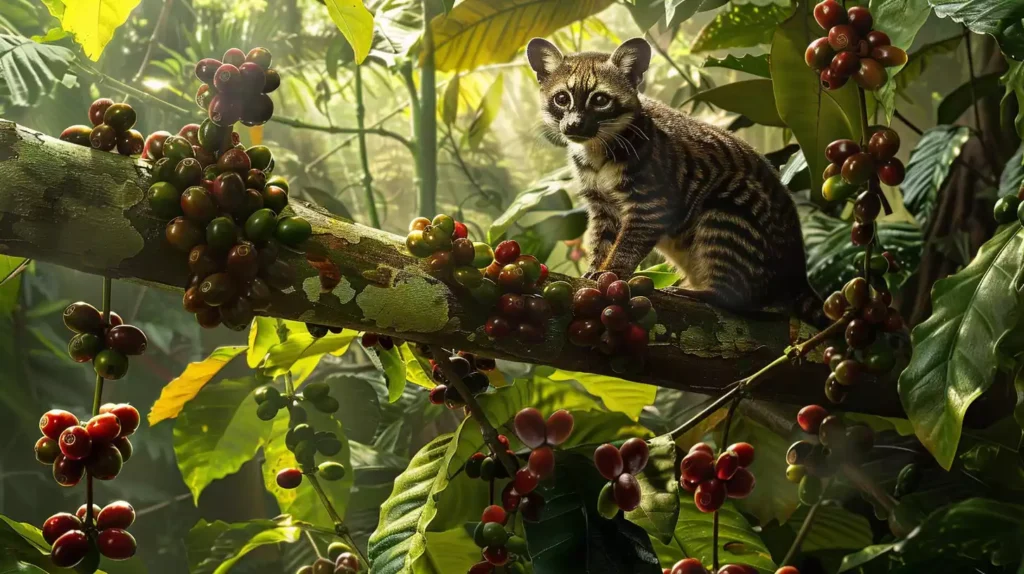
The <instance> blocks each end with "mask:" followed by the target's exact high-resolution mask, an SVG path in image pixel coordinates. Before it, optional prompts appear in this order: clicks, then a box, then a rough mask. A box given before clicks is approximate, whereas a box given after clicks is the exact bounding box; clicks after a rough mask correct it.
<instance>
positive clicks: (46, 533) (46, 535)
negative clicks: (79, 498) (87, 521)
mask: <svg viewBox="0 0 1024 574" xmlns="http://www.w3.org/2000/svg"><path fill="white" fill-rule="evenodd" d="M81 528H82V521H81V520H79V519H78V517H77V516H75V515H74V514H71V513H69V512H59V513H57V514H54V515H53V516H51V517H49V518H47V519H46V522H44V523H43V540H45V541H46V543H47V544H53V543H54V542H55V541H56V540H57V539H58V538H60V537H61V536H64V534H65V533H67V532H70V531H71V530H80V529H81Z"/></svg>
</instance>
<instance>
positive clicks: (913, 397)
mask: <svg viewBox="0 0 1024 574" xmlns="http://www.w3.org/2000/svg"><path fill="white" fill-rule="evenodd" d="M1022 243H1024V229H1022V228H1021V226H1020V225H1018V224H1016V223H1014V224H1012V225H1008V226H1006V227H1005V228H1004V229H1002V230H1000V231H999V232H998V233H997V234H996V235H995V236H994V237H993V238H992V239H990V240H988V241H987V242H986V243H985V244H984V245H982V247H981V249H980V250H979V251H978V254H977V256H976V257H975V258H974V260H973V261H972V262H971V263H970V265H968V266H967V267H966V268H964V269H963V270H962V271H960V272H959V273H957V274H955V275H952V276H950V277H947V278H945V279H941V280H939V281H937V282H936V283H935V286H934V287H933V288H932V309H933V310H932V315H931V317H929V318H928V319H927V320H926V321H925V322H924V323H921V324H920V325H918V326H917V327H915V328H914V330H913V332H912V333H911V341H912V343H913V349H914V353H913V355H912V356H911V359H910V364H909V365H908V366H907V369H906V370H905V371H903V373H902V374H901V375H900V379H899V393H900V399H901V402H902V403H903V409H904V410H905V411H906V413H907V418H909V419H910V421H911V422H912V423H913V424H914V429H915V431H916V433H917V437H918V438H919V439H920V440H921V442H922V444H924V445H925V446H926V447H927V448H928V450H930V451H931V453H932V455H933V456H935V459H936V460H937V461H938V462H939V464H940V465H942V467H943V468H946V469H949V467H950V465H952V463H953V458H954V456H955V454H956V448H957V445H958V444H959V442H960V432H961V425H962V424H963V417H964V413H965V412H966V411H967V408H968V407H969V406H970V405H971V403H972V402H974V399H976V398H978V397H979V396H981V394H982V393H983V392H985V391H986V390H988V388H989V387H990V386H991V385H992V381H993V379H994V377H995V374H996V367H997V361H996V353H997V348H996V346H997V343H998V342H999V340H1000V339H1001V338H1002V337H1003V336H1004V335H1005V334H1006V332H1007V331H1008V330H1009V329H1010V328H1012V327H1013V326H1014V325H1015V324H1016V321H1017V313H1018V299H1019V297H1018V294H1017V289H1018V287H1019V284H1018V283H1019V280H1018V279H1017V276H1018V274H1019V273H1020V269H1021V264H1022V253H1021V246H1022Z"/></svg>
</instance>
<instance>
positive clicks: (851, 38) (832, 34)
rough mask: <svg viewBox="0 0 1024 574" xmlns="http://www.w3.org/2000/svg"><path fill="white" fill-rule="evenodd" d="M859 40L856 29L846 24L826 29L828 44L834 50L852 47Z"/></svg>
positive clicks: (838, 50) (839, 50)
mask: <svg viewBox="0 0 1024 574" xmlns="http://www.w3.org/2000/svg"><path fill="white" fill-rule="evenodd" d="M858 42H860V36H859V35H858V34H857V31H856V30H855V29H854V28H853V26H850V25H848V24H839V25H836V26H832V28H830V29H829V31H828V45H829V46H831V47H832V49H833V50H835V51H836V52H842V51H843V50H848V49H853V48H854V47H856V46H857V43H858Z"/></svg>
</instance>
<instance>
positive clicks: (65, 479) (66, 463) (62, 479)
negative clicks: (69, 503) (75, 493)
mask: <svg viewBox="0 0 1024 574" xmlns="http://www.w3.org/2000/svg"><path fill="white" fill-rule="evenodd" d="M83 474H85V463H83V462H82V461H80V460H72V459H70V458H68V457H66V456H64V455H63V454H61V455H58V456H57V460H55V461H53V480H55V481H56V482H57V484H59V485H61V486H75V485H76V484H78V482H79V481H80V480H82V475H83Z"/></svg>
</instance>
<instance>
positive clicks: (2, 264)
mask: <svg viewBox="0 0 1024 574" xmlns="http://www.w3.org/2000/svg"><path fill="white" fill-rule="evenodd" d="M31 261H32V260H31V259H25V258H24V257H14V256H13V255H0V285H3V284H4V283H7V282H8V281H11V280H13V279H14V278H15V277H17V276H18V274H19V273H21V272H22V271H24V270H25V269H26V268H27V267H28V265H29V263H31Z"/></svg>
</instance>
